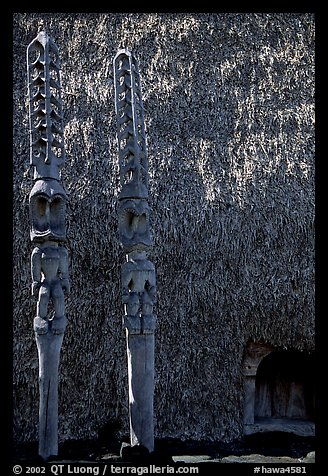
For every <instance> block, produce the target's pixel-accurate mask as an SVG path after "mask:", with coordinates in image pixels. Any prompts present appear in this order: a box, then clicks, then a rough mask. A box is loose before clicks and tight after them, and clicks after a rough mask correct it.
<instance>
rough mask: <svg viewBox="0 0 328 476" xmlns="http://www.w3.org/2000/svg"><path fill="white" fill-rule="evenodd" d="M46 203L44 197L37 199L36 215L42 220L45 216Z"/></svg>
mask: <svg viewBox="0 0 328 476" xmlns="http://www.w3.org/2000/svg"><path fill="white" fill-rule="evenodd" d="M47 203H48V201H47V200H46V199H45V198H44V197H39V198H38V201H37V210H38V214H39V216H40V217H41V218H43V217H44V216H45V214H46V209H47Z"/></svg>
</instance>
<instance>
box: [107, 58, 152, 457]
mask: <svg viewBox="0 0 328 476" xmlns="http://www.w3.org/2000/svg"><path fill="white" fill-rule="evenodd" d="M114 84H115V109H116V117H117V140H118V153H119V169H120V184H121V190H120V193H119V205H118V228H119V235H120V239H121V242H122V245H123V249H124V251H125V253H126V262H125V263H124V264H123V265H122V270H121V285H122V303H123V305H124V317H123V326H124V328H125V332H126V341H127V359H128V383H129V419H130V444H131V446H132V447H135V446H137V445H140V446H142V447H145V448H147V450H148V451H149V452H152V451H153V450H154V424H153V397H154V329H155V316H154V310H153V308H154V304H155V301H156V275H155V267H154V265H153V264H152V263H151V261H149V260H148V258H147V252H148V250H149V249H150V247H151V236H150V227H149V206H148V201H147V199H148V166H147V150H146V138H145V129H144V117H143V106H142V98H141V85H140V76H139V71H138V64H137V60H136V58H135V57H134V56H133V55H132V54H131V52H130V51H128V50H126V49H124V50H120V51H118V53H117V54H116V56H115V58H114Z"/></svg>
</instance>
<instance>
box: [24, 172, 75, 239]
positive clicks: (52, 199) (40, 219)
mask: <svg viewBox="0 0 328 476" xmlns="http://www.w3.org/2000/svg"><path fill="white" fill-rule="evenodd" d="M66 200H67V196H66V193H65V191H64V189H63V187H62V186H61V184H60V183H59V182H58V181H57V180H37V182H36V183H35V185H34V187H33V189H32V191H31V193H30V221H31V230H30V235H31V240H32V242H34V243H43V242H45V241H48V240H54V241H65V239H66V230H65V210H66Z"/></svg>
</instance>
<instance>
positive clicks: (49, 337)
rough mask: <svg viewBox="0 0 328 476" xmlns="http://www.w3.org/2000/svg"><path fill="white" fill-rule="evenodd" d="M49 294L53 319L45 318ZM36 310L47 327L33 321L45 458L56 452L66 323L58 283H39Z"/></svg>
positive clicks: (41, 454)
mask: <svg viewBox="0 0 328 476" xmlns="http://www.w3.org/2000/svg"><path fill="white" fill-rule="evenodd" d="M50 298H51V299H52V301H53V305H54V308H55V318H54V319H52V320H48V319H47V313H48V303H49V299H50ZM37 312H38V316H37V317H36V318H35V319H38V322H39V323H45V325H46V326H47V331H48V330H50V332H47V331H46V332H47V333H45V332H40V325H39V327H37V329H36V324H34V329H36V343H37V347H38V354H39V392H40V405H39V455H40V456H41V457H42V458H43V459H44V460H47V459H48V458H49V457H50V456H56V455H57V454H58V366H59V358H60V349H61V346H62V342H63V337H64V330H65V326H66V318H65V317H64V315H63V313H64V296H63V291H62V289H61V287H60V285H59V284H58V285H56V284H54V283H53V284H52V287H51V288H50V286H49V285H47V286H42V287H41V289H40V294H39V301H38V307H37ZM34 322H35V320H34Z"/></svg>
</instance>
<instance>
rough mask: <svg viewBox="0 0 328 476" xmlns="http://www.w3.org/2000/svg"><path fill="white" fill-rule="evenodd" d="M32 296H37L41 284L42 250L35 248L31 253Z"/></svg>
mask: <svg viewBox="0 0 328 476" xmlns="http://www.w3.org/2000/svg"><path fill="white" fill-rule="evenodd" d="M31 275H32V296H35V295H36V294H37V293H38V292H39V289H40V286H41V250H40V248H39V247H38V246H36V247H35V248H34V250H33V251H32V255H31Z"/></svg>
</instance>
